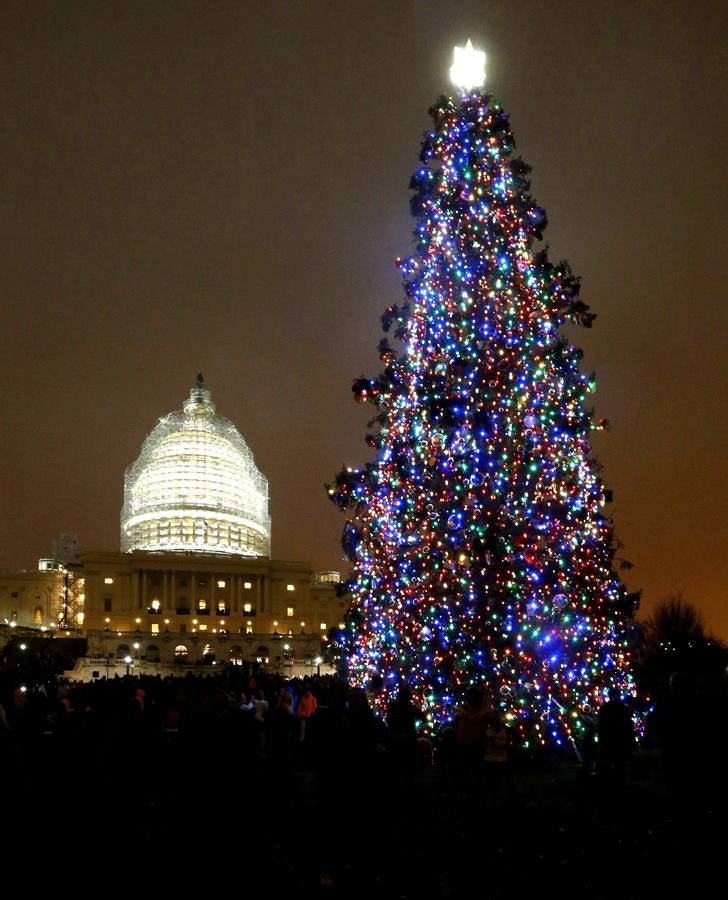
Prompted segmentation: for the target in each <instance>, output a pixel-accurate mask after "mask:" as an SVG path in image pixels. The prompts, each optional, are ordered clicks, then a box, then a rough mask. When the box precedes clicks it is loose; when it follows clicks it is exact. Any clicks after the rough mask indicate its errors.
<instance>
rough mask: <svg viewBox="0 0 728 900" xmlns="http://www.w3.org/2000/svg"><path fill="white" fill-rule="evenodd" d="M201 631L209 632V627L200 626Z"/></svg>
mask: <svg viewBox="0 0 728 900" xmlns="http://www.w3.org/2000/svg"><path fill="white" fill-rule="evenodd" d="M198 627H199V629H200V631H207V625H199V626H198Z"/></svg>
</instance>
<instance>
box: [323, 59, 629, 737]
mask: <svg viewBox="0 0 728 900" xmlns="http://www.w3.org/2000/svg"><path fill="white" fill-rule="evenodd" d="M455 52H456V61H455V65H454V66H453V69H452V70H451V73H452V75H453V80H454V81H455V82H456V84H458V90H457V92H456V95H455V96H453V97H441V98H440V99H439V100H438V101H437V103H436V104H435V106H434V107H433V108H432V109H431V111H430V112H431V115H432V118H433V121H434V127H433V129H432V130H431V131H430V132H429V133H428V134H427V135H426V136H425V139H424V142H423V145H422V152H421V156H420V158H421V166H420V168H419V169H418V171H417V172H416V173H415V175H414V176H413V178H412V182H411V187H412V189H413V192H414V193H413V197H412V213H413V215H414V216H415V217H416V219H417V226H416V231H415V237H416V251H415V253H414V255H413V256H411V257H410V258H408V259H405V260H398V265H399V267H400V269H401V272H402V276H403V281H404V288H405V294H406V301H405V302H404V303H403V304H402V305H395V306H391V307H389V308H388V309H387V310H386V311H385V313H384V315H383V316H382V323H383V327H384V330H385V332H389V331H391V330H392V329H394V332H393V334H394V338H395V339H396V340H397V341H398V342H399V349H396V348H395V347H393V346H391V345H390V343H389V341H388V339H387V338H385V339H383V340H382V341H381V343H380V345H379V352H380V357H381V359H382V361H383V364H384V368H383V371H382V373H381V374H380V375H379V376H378V377H376V378H360V379H357V381H355V382H354V386H353V390H354V393H355V397H356V399H357V400H359V401H362V402H365V401H366V402H370V403H372V404H374V406H375V407H376V410H377V414H376V416H375V418H374V419H373V421H372V422H371V423H370V428H371V432H370V433H369V434H368V436H367V438H368V443H369V444H370V445H371V446H373V447H375V448H376V449H377V453H376V459H375V461H374V462H372V463H370V464H368V465H366V466H365V467H363V468H360V469H348V468H347V469H344V470H343V471H342V472H340V473H339V475H338V476H337V478H336V482H335V484H333V485H330V486H329V488H328V489H329V494H330V495H331V497H332V499H333V501H334V502H335V503H336V504H337V505H339V506H340V507H341V508H342V509H347V510H350V515H351V518H349V519H348V521H347V523H346V525H345V527H344V536H343V539H342V543H343V545H344V548H345V550H346V552H347V554H348V556H349V557H350V558H351V559H352V561H353V563H354V566H353V574H352V578H351V580H350V582H349V589H350V591H351V596H352V603H351V607H350V610H349V613H348V615H347V622H346V629H345V633H344V634H343V635H342V638H341V639H342V644H343V651H342V662H343V664H344V666H345V668H346V670H347V674H348V677H349V679H350V681H351V682H352V683H353V684H354V685H357V686H360V687H366V686H370V685H371V684H372V683H375V684H377V685H378V686H379V688H380V689H378V690H377V691H376V692H375V694H376V699H375V702H376V703H377V705H379V706H380V709H381V710H382V711H383V710H384V709H385V708H386V705H387V703H388V701H389V699H390V698H391V697H392V696H393V695H395V694H396V692H397V690H398V687H399V686H400V685H401V684H407V685H408V686H409V687H410V688H411V690H412V692H413V695H414V698H415V700H416V701H417V702H418V703H419V704H420V705H421V707H422V709H423V711H424V713H425V714H426V721H427V730H428V731H429V732H434V731H436V730H437V729H438V728H440V727H441V726H442V725H444V724H445V723H447V722H449V721H452V718H453V714H454V711H455V709H456V708H457V706H458V705H459V704H460V703H461V702H462V700H463V698H464V695H465V692H466V691H467V690H468V688H470V687H472V686H482V687H483V688H484V689H486V688H487V689H489V692H490V696H491V699H492V702H494V704H495V705H496V706H497V707H499V708H500V710H501V711H502V713H503V715H504V717H505V719H506V722H507V724H508V725H509V726H510V728H511V729H512V734H513V735H514V736H515V738H516V740H517V742H518V743H520V744H521V745H526V746H528V745H529V744H533V743H536V744H538V743H540V744H546V743H556V744H564V743H565V742H568V741H572V742H573V741H574V740H578V739H579V737H580V734H579V731H580V729H581V728H582V727H583V726H582V714H583V713H585V712H588V711H589V710H590V709H593V708H594V707H596V706H597V705H599V703H600V702H601V701H602V700H603V699H604V698H605V697H606V694H607V692H608V690H609V688H610V687H612V686H616V687H617V688H619V689H620V691H621V692H623V693H624V694H633V693H634V689H633V685H632V678H631V675H630V649H629V641H628V636H629V632H630V623H631V616H632V612H633V607H634V605H635V602H636V599H635V597H634V596H633V595H629V594H628V593H627V591H626V590H625V587H624V586H623V585H622V583H621V582H620V580H619V578H618V576H617V575H616V574H615V571H614V567H613V566H614V553H615V549H616V542H615V539H614V536H613V533H612V528H611V522H610V520H609V519H608V518H607V516H606V515H605V512H604V505H605V502H606V500H607V499H608V491H607V490H606V489H605V486H604V484H603V481H602V478H601V477H600V474H599V467H598V465H597V463H596V461H595V460H594V459H593V458H592V455H591V448H590V444H589V436H590V433H591V431H592V430H594V429H595V428H600V427H603V426H604V424H605V423H604V422H600V423H598V424H595V423H594V422H593V419H592V412H591V410H589V409H587V408H586V407H585V402H586V398H587V394H589V393H590V392H592V391H593V390H594V386H595V385H594V378H593V376H589V375H586V374H584V373H582V372H581V370H580V359H581V356H582V353H581V351H580V350H578V349H577V348H576V347H574V346H572V345H571V344H570V343H569V341H568V340H567V339H566V338H565V337H564V336H563V335H562V333H561V328H562V326H563V325H564V324H565V323H566V322H567V320H568V321H571V322H574V323H577V324H579V325H581V326H585V327H590V326H591V323H592V320H593V319H594V316H593V314H592V313H591V312H590V311H589V307H588V306H587V305H586V304H585V303H584V302H583V301H582V300H581V298H580V291H579V289H580V285H579V279H578V278H577V277H575V276H574V275H573V274H572V272H571V270H570V268H569V266H568V264H567V263H566V262H560V263H558V264H553V263H552V262H550V261H549V258H548V255H547V252H546V249H545V248H543V247H541V248H540V249H539V248H538V245H539V242H541V241H542V236H543V230H544V228H545V226H546V216H545V214H544V211H543V210H542V209H540V208H539V207H538V206H537V205H536V203H535V202H534V201H533V199H532V197H531V196H530V194H529V181H528V177H527V176H528V173H529V171H530V169H529V167H528V166H527V165H526V164H525V163H524V162H523V161H522V160H521V159H520V158H518V157H515V156H514V155H513V149H514V139H513V135H512V134H511V131H510V128H509V123H508V116H507V115H506V113H505V112H504V111H503V109H502V108H501V106H500V105H499V104H498V102H496V100H495V99H494V98H493V97H492V96H490V95H488V94H487V93H484V92H483V91H482V90H481V89H479V87H480V85H482V83H483V81H482V71H483V67H484V54H482V53H477V52H476V51H474V50H473V49H472V46H471V44H470V42H468V46H467V47H466V48H464V49H457V50H456V51H455ZM473 62H475V64H476V71H475V75H473V74H472V63H473Z"/></svg>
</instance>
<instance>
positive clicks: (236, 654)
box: [230, 644, 245, 666]
mask: <svg viewBox="0 0 728 900" xmlns="http://www.w3.org/2000/svg"><path fill="white" fill-rule="evenodd" d="M230 662H231V663H232V664H233V665H234V666H242V664H243V663H244V662H245V659H244V657H243V648H242V647H240V646H238V645H237V644H236V645H235V646H234V647H231V648H230Z"/></svg>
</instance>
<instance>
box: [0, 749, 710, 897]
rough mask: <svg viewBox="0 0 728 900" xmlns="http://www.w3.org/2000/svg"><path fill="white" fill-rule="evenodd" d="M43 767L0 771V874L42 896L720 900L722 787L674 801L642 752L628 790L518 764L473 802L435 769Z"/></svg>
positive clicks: (176, 757)
mask: <svg viewBox="0 0 728 900" xmlns="http://www.w3.org/2000/svg"><path fill="white" fill-rule="evenodd" d="M51 762H52V764H53V766H52V767H53V769H54V771H48V772H39V771H37V770H34V769H33V767H32V764H31V763H32V761H30V760H28V759H26V760H18V761H17V764H16V767H15V771H13V770H12V767H11V768H10V770H8V769H7V768H6V770H5V772H4V773H3V776H4V777H3V783H4V787H3V795H4V803H3V806H4V812H3V815H2V825H3V831H4V832H5V834H4V836H3V840H2V846H3V848H4V853H3V856H4V859H5V861H6V865H5V870H6V873H7V871H8V866H7V864H8V863H12V864H13V867H14V869H15V870H16V871H22V872H24V873H26V875H27V877H28V878H29V879H30V881H29V884H33V885H35V886H37V887H39V886H40V885H41V884H42V883H44V882H45V881H46V879H48V880H50V881H51V882H52V883H53V884H54V885H55V884H58V883H59V878H62V880H67V881H68V883H69V884H74V885H78V890H77V891H76V892H77V893H87V892H88V890H89V889H91V888H92V886H94V885H96V886H97V887H98V888H101V887H103V892H104V893H105V892H107V891H108V892H110V893H114V894H116V893H117V892H118V891H121V892H122V893H124V892H125V889H126V888H128V889H129V890H133V893H134V894H137V893H139V892H140V891H141V892H142V893H148V892H150V891H155V892H156V891H158V890H160V889H162V890H169V891H170V892H171V891H174V892H175V893H180V892H181V891H183V890H185V889H190V890H191V889H192V888H193V887H194V886H196V885H199V886H200V887H202V888H203V889H205V890H206V891H208V892H210V891H212V892H213V893H215V894H220V893H223V892H224V893H227V892H229V891H231V890H234V891H235V892H236V893H238V894H239V895H241V896H246V895H247V894H249V893H255V894H257V895H258V896H270V897H279V896H288V897H306V896H312V897H317V896H321V897H372V898H375V897H376V898H380V897H381V898H388V897H393V898H429V897H433V898H434V897H443V898H448V897H452V898H460V897H491V896H492V897H498V898H501V897H513V898H520V897H526V896H529V897H530V896H533V895H540V896H543V897H551V896H557V895H562V896H565V897H569V898H571V897H580V898H586V897H589V898H602V897H604V898H608V897H614V898H620V900H627V898H651V897H658V896H659V897H672V896H675V897H677V896H683V895H684V894H685V893H686V892H688V893H689V894H690V895H694V896H701V897H702V896H712V895H716V896H720V895H722V894H723V893H724V887H723V880H724V875H723V872H724V868H725V857H726V849H727V848H726V829H725V824H724V821H725V804H724V802H723V796H722V791H719V790H717V788H716V787H715V785H713V786H712V787H711V784H706V783H705V778H704V777H702V775H701V772H700V771H695V772H692V773H690V775H689V776H688V777H684V778H683V780H682V782H681V785H680V787H679V789H671V790H668V788H667V786H666V784H665V780H664V778H663V774H662V767H661V763H660V759H659V757H658V755H657V754H656V752H655V751H653V750H649V749H643V750H642V751H640V753H639V754H638V755H636V756H635V757H634V758H633V759H632V761H631V764H630V767H629V771H628V775H627V782H626V785H625V786H624V787H623V788H619V787H615V786H610V785H608V784H604V783H603V782H602V780H601V779H600V778H599V777H598V776H596V775H589V776H585V775H584V773H583V772H582V771H581V769H580V767H579V766H578V765H577V764H576V763H570V762H568V761H567V762H561V763H560V764H551V765H548V766H546V765H544V764H541V765H539V766H535V765H533V764H531V765H529V766H523V765H522V766H521V767H519V768H517V769H516V771H515V773H514V779H513V793H512V797H508V796H507V795H506V792H505V791H503V790H499V789H497V788H496V787H495V786H494V785H493V784H492V783H489V781H488V778H487V777H486V779H485V782H484V785H483V789H482V791H481V792H480V793H479V792H478V791H477V790H476V789H474V788H473V787H472V786H471V787H470V788H466V789H464V790H462V789H459V788H458V787H456V786H446V787H445V788H443V783H442V779H441V776H440V773H439V772H438V770H437V769H436V768H435V767H432V768H424V769H422V770H420V771H419V772H418V773H416V774H415V775H412V776H409V777H407V778H405V779H404V780H400V779H397V778H395V777H394V776H392V775H391V774H387V773H385V772H384V770H382V772H370V773H368V775H367V776H366V777H364V776H362V773H361V772H356V771H351V770H350V769H349V768H347V766H345V765H344V766H342V767H341V768H340V769H339V770H338V771H337V772H334V773H329V776H328V777H324V778H321V779H319V778H317V777H316V776H315V775H314V773H313V772H312V771H311V770H310V769H309V768H307V767H306V766H305V765H298V766H296V767H294V768H293V769H291V770H289V773H288V775H287V776H285V777H281V776H280V775H276V774H275V773H274V772H272V771H271V770H270V765H269V764H268V767H267V768H263V767H261V765H258V766H252V767H251V766H250V765H248V764H241V763H240V762H239V761H236V759H234V758H226V757H225V756H224V755H220V754H219V748H217V749H216V751H215V752H213V753H210V752H208V753H201V754H199V755H195V754H192V753H187V754H185V755H184V758H181V755H180V754H177V753H175V751H174V748H167V749H166V750H164V749H163V751H162V752H161V753H159V754H155V756H154V758H153V759H152V758H150V759H148V760H144V759H140V758H139V757H138V755H135V754H133V753H132V754H131V755H128V756H127V755H126V750H124V749H123V748H122V750H121V752H119V753H116V754H113V755H112V757H111V758H109V757H106V758H87V759H84V758H83V756H82V755H81V756H76V757H75V758H71V759H69V758H57V759H55V760H51ZM246 769H247V771H246ZM703 774H704V773H703ZM711 880H712V887H711V886H710V885H711ZM196 891H197V888H196V887H195V892H196ZM93 892H94V893H96V892H97V891H96V890H95V889H94V891H93Z"/></svg>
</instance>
